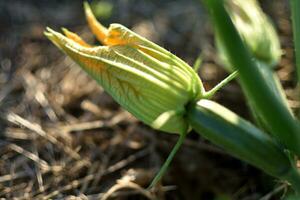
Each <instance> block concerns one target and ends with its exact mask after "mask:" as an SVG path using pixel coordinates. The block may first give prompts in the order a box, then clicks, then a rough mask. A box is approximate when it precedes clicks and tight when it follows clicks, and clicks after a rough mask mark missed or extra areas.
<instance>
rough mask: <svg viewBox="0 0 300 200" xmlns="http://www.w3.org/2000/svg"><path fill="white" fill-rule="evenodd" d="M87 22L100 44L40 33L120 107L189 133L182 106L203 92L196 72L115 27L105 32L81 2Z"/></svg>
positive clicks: (157, 124) (72, 35)
mask: <svg viewBox="0 0 300 200" xmlns="http://www.w3.org/2000/svg"><path fill="white" fill-rule="evenodd" d="M84 8H85V14H86V18H87V21H88V24H89V26H90V28H91V30H92V32H93V33H94V34H95V36H96V38H97V39H98V40H99V41H100V42H101V43H102V44H103V46H96V47H93V46H91V45H89V44H87V43H86V42H84V41H83V40H82V39H81V38H80V37H79V36H78V35H76V34H75V33H72V32H70V31H68V30H66V29H63V32H64V34H65V35H63V34H61V33H58V32H55V31H53V30H52V29H50V28H47V31H45V35H46V36H47V37H48V38H49V39H50V40H51V41H52V42H53V43H54V44H55V45H56V46H57V47H58V48H60V49H61V50H62V51H63V52H64V53H66V54H67V55H68V56H69V57H70V58H71V59H73V60H74V61H75V62H76V63H78V64H79V66H80V67H81V68H82V69H83V70H84V71H86V72H87V73H88V74H89V75H90V76H91V77H92V78H93V79H95V80H96V81H97V82H98V83H99V84H100V85H101V86H102V87H103V88H104V90H105V91H107V92H108V93H109V94H110V95H111V96H112V97H113V98H114V99H115V100H116V101H117V102H118V103H119V104H120V105H121V106H122V107H123V108H124V109H126V110H127V111H129V112H130V113H132V114H133V115H134V116H135V117H136V118H138V119H139V120H141V121H143V122H144V123H146V124H148V125H150V126H152V127H154V128H157V129H159V130H162V131H165V132H169V133H179V134H182V133H183V132H185V131H186V130H187V129H188V126H189V125H188V122H187V120H186V119H185V113H186V106H187V104H189V103H190V102H196V101H197V100H199V99H200V98H201V97H202V96H203V93H204V89H203V86H202V82H201V80H200V79H199V77H198V75H197V74H196V73H195V71H194V70H193V69H192V68H191V67H190V66H189V65H188V64H187V63H185V62H184V61H183V60H181V59H180V58H178V57H176V56H175V55H173V54H171V53H170V52H169V51H167V50H165V49H164V48H162V47H160V46H158V45H156V44H154V43H153V42H151V41H148V40H147V39H146V38H143V37H142V36H140V35H138V34H136V33H134V32H132V31H130V30H129V29H127V28H126V27H124V26H122V25H120V24H111V25H110V27H109V28H108V29H107V28H106V27H104V26H103V25H101V24H100V23H99V22H98V21H97V20H96V18H95V16H94V15H93V13H92V12H91V9H90V7H89V5H88V4H87V3H85V4H84Z"/></svg>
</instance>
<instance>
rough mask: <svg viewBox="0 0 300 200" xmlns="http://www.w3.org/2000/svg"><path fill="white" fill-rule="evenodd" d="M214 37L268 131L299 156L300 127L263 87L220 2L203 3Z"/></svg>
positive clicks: (257, 72) (266, 85)
mask: <svg viewBox="0 0 300 200" xmlns="http://www.w3.org/2000/svg"><path fill="white" fill-rule="evenodd" d="M205 3H206V5H207V8H208V10H209V12H210V15H211V18H212V20H213V22H214V25H215V29H216V31H217V34H218V36H219V37H220V39H221V40H222V42H223V44H224V48H225V50H226V52H227V53H228V59H229V61H230V63H231V64H232V65H233V67H235V68H236V69H237V70H238V72H239V77H240V80H241V81H240V82H241V86H242V88H243V90H244V91H245V93H246V96H247V98H248V99H249V101H251V103H252V104H253V107H254V109H255V111H256V112H257V113H258V114H259V115H260V117H261V118H262V121H263V123H264V124H265V125H266V127H267V128H268V131H269V132H270V133H271V134H272V135H273V136H274V137H275V138H276V139H277V141H278V142H280V143H283V144H284V145H285V146H286V147H287V148H289V149H290V150H292V151H294V152H295V153H296V154H297V155H300V127H299V124H298V122H297V121H296V119H295V117H294V116H293V115H292V113H291V112H290V111H289V109H288V108H287V107H286V106H284V105H283V104H282V101H281V100H280V99H279V98H278V96H277V95H276V93H275V92H274V90H273V89H272V88H270V86H269V85H268V84H267V82H266V80H265V79H264V76H263V74H262V71H261V70H259V66H258V65H257V64H256V63H255V61H254V60H253V59H252V57H251V54H250V52H249V50H248V49H247V48H246V46H245V45H244V43H243V41H242V39H241V37H240V36H239V34H238V32H237V30H236V29H235V27H234V25H233V23H232V21H231V19H230V17H229V15H228V13H227V12H226V10H225V8H224V5H223V1H222V0H205Z"/></svg>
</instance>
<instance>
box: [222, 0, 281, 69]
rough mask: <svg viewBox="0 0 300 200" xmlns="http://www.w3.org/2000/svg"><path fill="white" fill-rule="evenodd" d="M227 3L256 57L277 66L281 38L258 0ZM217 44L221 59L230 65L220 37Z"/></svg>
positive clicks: (244, 38)
mask: <svg viewBox="0 0 300 200" xmlns="http://www.w3.org/2000/svg"><path fill="white" fill-rule="evenodd" d="M225 4H226V6H227V11H228V13H229V15H230V17H231V20H232V21H233V23H234V25H235V26H236V28H237V30H238V32H239V33H240V35H241V37H242V39H243V40H244V42H245V43H246V45H247V46H248V47H249V49H250V51H251V53H252V54H253V56H254V57H255V59H256V60H257V61H259V63H261V64H264V65H268V66H271V67H273V66H275V65H276V64H277V63H278V62H279V59H280V57H281V54H282V51H281V48H280V42H279V38H278V35H277V33H276V30H275V28H274V26H273V24H272V22H271V21H270V19H269V18H268V17H267V16H266V15H265V13H264V12H263V11H262V9H261V8H260V6H259V4H258V2H257V1H256V0H247V1H245V0H225ZM217 46H218V48H219V52H220V56H221V59H222V60H224V61H225V65H227V67H228V66H229V63H228V61H227V59H226V52H225V49H224V48H223V45H222V42H221V41H220V40H219V38H218V37H217ZM229 67H231V66H229Z"/></svg>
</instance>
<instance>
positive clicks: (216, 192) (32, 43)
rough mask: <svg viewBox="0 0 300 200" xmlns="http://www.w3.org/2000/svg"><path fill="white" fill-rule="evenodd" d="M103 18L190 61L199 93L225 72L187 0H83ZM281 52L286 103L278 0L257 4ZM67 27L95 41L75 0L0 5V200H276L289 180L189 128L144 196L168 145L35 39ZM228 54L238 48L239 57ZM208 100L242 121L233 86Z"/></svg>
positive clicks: (200, 10) (284, 11)
mask: <svg viewBox="0 0 300 200" xmlns="http://www.w3.org/2000/svg"><path fill="white" fill-rule="evenodd" d="M89 2H90V3H91V6H92V9H93V11H94V13H95V15H96V16H97V18H98V19H99V20H100V21H101V23H103V24H104V25H106V26H108V25H109V24H110V23H113V22H116V23H121V24H123V25H125V26H127V27H129V28H131V29H132V30H133V31H135V32H137V33H139V34H141V35H143V36H145V37H146V38H148V39H150V40H152V41H154V42H156V43H158V44H159V45H161V46H163V47H165V48H166V49H168V50H170V51H171V52H173V53H174V54H176V55H177V56H179V57H181V58H182V59H184V60H185V61H186V62H188V63H189V64H190V65H192V64H193V62H194V61H195V60H196V58H197V57H198V56H199V55H200V54H201V55H202V58H203V64H202V66H201V68H200V70H199V75H200V76H201V79H202V80H203V82H204V85H205V88H206V89H207V90H208V89H210V88H212V87H213V86H214V85H216V84H217V83H218V82H219V81H220V80H222V79H223V78H225V77H226V75H227V73H226V72H225V71H224V70H223V69H222V67H221V65H222V63H220V61H219V60H218V57H217V55H216V50H215V47H214V36H213V30H212V27H211V24H210V22H209V19H208V18H207V15H206V11H205V9H204V7H203V5H202V4H201V1H197V0H177V1H173V0H164V1H159V0H155V1H153V0H144V1H140V0H102V1H98V0H93V1H89ZM261 5H262V7H263V9H264V11H265V12H266V13H267V14H268V15H269V16H270V17H271V19H272V20H273V22H274V24H275V26H276V28H277V31H278V33H279V36H280V41H281V45H282V48H283V51H284V55H283V57H282V60H281V63H280V64H279V66H278V67H277V69H276V70H277V73H278V75H279V77H280V80H281V82H282V83H283V85H284V88H285V91H286V94H287V96H288V99H289V103H290V105H291V107H292V108H293V109H298V108H299V102H297V101H295V100H293V99H295V98H294V97H293V92H292V88H293V87H294V84H295V82H294V76H295V74H294V69H293V68H294V66H293V47H292V33H291V25H290V17H289V16H290V13H289V7H288V1H287V0H277V1H272V0H263V1H261ZM47 26H49V27H51V28H53V29H55V30H59V29H60V28H61V27H66V28H68V29H70V30H71V31H74V32H76V33H78V34H79V35H81V36H82V37H83V38H84V39H85V40H86V41H88V42H89V43H91V44H98V43H97V41H96V40H95V38H94V37H93V35H92V34H91V32H90V31H89V29H88V27H87V23H86V21H85V18H84V12H83V8H82V1H80V0H77V1H75V0H60V1H58V0H52V1H46V0H39V1H38V0H26V1H24V0H11V1H5V0H0V156H1V159H0V198H1V197H3V198H6V199H13V198H16V199H101V198H102V199H167V200H168V199H187V200H194V199H197V200H198V199H201V200H235V199H236V200H257V199H260V200H272V199H273V200H276V199H280V197H281V196H282V195H284V193H285V191H286V189H287V185H286V184H285V183H281V182H276V181H275V180H274V179H273V178H271V177H269V176H267V175H265V174H264V173H262V172H260V171H259V170H256V169H255V168H253V167H251V166H249V165H247V164H245V163H243V162H241V161H239V160H237V159H235V158H233V157H231V156H230V155H228V154H227V153H226V152H224V151H223V150H222V149H220V148H218V147H216V146H214V145H212V144H211V143H209V142H208V141H206V140H205V139H203V138H201V137H200V136H199V135H198V134H195V133H193V132H192V133H191V134H190V135H189V136H188V139H187V140H186V141H185V142H184V145H183V146H182V147H181V149H180V151H179V152H178V154H177V155H176V157H175V159H174V161H173V162H172V164H171V167H170V168H169V170H168V172H167V174H166V175H165V176H164V178H163V180H162V185H161V186H159V187H158V188H157V189H156V190H155V191H154V192H152V193H151V194H150V193H149V192H147V191H146V190H144V189H143V188H146V187H147V186H148V184H149V183H150V181H151V180H152V178H153V177H154V176H155V173H156V172H157V170H158V169H159V168H160V166H161V165H162V163H163V162H164V159H165V158H166V157H167V155H168V154H169V152H170V151H171V148H172V147H173V145H174V144H175V142H176V140H177V136H176V135H170V134H165V133H162V132H157V131H154V130H152V129H151V128H149V127H148V126H146V125H144V124H142V123H140V122H139V121H138V120H136V119H135V118H134V117H133V116H131V115H130V114H129V113H127V112H126V111H124V110H123V109H121V108H120V107H119V106H118V104H116V103H115V102H114V101H113V100H112V99H111V97H110V96H109V95H107V94H106V93H105V92H104V91H103V90H102V88H101V87H99V86H98V85H97V84H96V83H95V81H93V80H92V79H91V78H89V77H88V76H87V75H86V74H85V73H84V72H82V71H81V70H80V68H79V67H78V66H76V64H74V63H73V62H72V61H71V60H70V59H69V58H67V57H66V56H65V55H64V54H63V53H61V52H60V51H59V50H58V49H57V48H56V47H54V45H52V44H51V43H50V42H49V41H48V40H47V39H46V37H45V36H44V35H43V31H44V29H45V27H47ZM237 56H238V55H237ZM214 100H216V101H218V102H220V103H221V104H222V105H225V106H227V107H229V108H230V109H232V110H233V111H235V112H237V113H238V114H240V115H241V116H243V117H245V118H246V119H248V120H250V121H251V120H252V118H251V116H250V114H249V110H248V108H247V105H246V102H245V100H244V97H243V93H242V92H241V90H240V88H239V86H238V84H237V83H236V82H232V83H230V84H229V85H227V86H226V87H224V88H223V89H222V90H221V91H220V92H219V93H218V94H217V95H216V96H215V97H214Z"/></svg>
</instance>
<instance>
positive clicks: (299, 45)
mask: <svg viewBox="0 0 300 200" xmlns="http://www.w3.org/2000/svg"><path fill="white" fill-rule="evenodd" d="M290 8H291V12H292V23H293V37H294V45H295V47H294V48H295V57H296V68H297V75H298V84H299V81H300V0H290Z"/></svg>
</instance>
